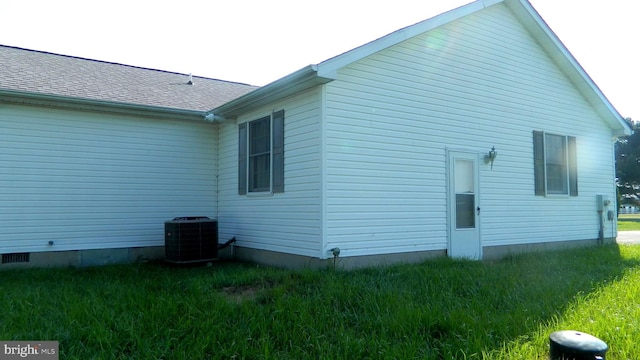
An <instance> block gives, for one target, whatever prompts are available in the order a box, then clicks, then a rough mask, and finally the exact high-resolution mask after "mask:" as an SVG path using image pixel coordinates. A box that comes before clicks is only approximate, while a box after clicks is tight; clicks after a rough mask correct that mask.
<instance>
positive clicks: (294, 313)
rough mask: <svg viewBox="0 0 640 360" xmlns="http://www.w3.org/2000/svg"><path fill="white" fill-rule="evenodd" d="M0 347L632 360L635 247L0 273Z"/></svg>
mask: <svg viewBox="0 0 640 360" xmlns="http://www.w3.org/2000/svg"><path fill="white" fill-rule="evenodd" d="M0 294H1V295H0V339H2V340H57V341H60V359H82V360H87V359H189V360H192V359H547V358H548V336H549V334H550V333H551V332H553V331H556V330H564V329H573V330H579V331H583V332H587V333H590V334H592V335H595V336H597V337H599V338H600V339H602V340H604V341H605V342H606V343H608V344H609V347H610V351H609V353H607V358H608V359H637V358H638V357H639V356H640V342H638V339H640V246H622V245H620V246H618V245H606V246H601V247H591V248H584V249H578V250H572V251H561V252H551V253H537V254H530V255H523V256H514V257H509V258H507V259H504V260H500V261H492V262H470V261H454V260H451V259H447V258H442V259H437V260H433V261H428V262H425V263H422V264H418V265H403V266H391V267H386V268H372V269H364V270H357V271H350V272H347V271H333V270H331V269H327V270H305V271H288V270H280V269H272V268H267V267H262V266H256V265H246V264H234V263H217V264H215V265H214V266H212V267H191V268H176V267H171V266H167V265H164V264H157V263H143V264H135V265H118V266H106V267H99V268H84V269H53V270H52V269H35V270H26V271H24V270H20V271H4V272H0Z"/></svg>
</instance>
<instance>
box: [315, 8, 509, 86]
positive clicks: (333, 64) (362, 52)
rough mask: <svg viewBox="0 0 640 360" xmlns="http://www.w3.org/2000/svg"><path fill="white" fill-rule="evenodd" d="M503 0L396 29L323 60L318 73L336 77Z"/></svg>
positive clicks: (443, 14) (458, 10) (455, 11)
mask: <svg viewBox="0 0 640 360" xmlns="http://www.w3.org/2000/svg"><path fill="white" fill-rule="evenodd" d="M503 1H504V0H477V1H474V2H472V3H469V4H466V5H463V6H461V7H458V8H455V9H453V10H450V11H447V12H445V13H442V14H440V15H436V16H434V17H432V18H429V19H427V20H424V21H421V22H419V23H416V24H413V25H410V26H407V27H405V28H402V29H400V30H397V31H394V32H392V33H391V34H388V35H385V36H383V37H381V38H379V39H377V40H374V41H372V42H370V43H367V44H364V45H362V46H360V47H357V48H355V49H353V50H349V51H347V52H345V53H343V54H341V55H338V56H336V57H333V58H331V59H328V60H325V61H323V62H321V63H320V64H318V75H319V76H331V77H334V78H335V74H336V73H337V71H338V70H339V69H340V68H343V67H345V66H347V65H349V64H352V63H354V62H356V61H359V60H361V59H364V58H366V57H367V56H370V55H373V54H375V53H377V52H379V51H382V50H384V49H386V48H389V47H391V46H394V45H396V44H399V43H401V42H403V41H405V40H407V39H410V38H412V37H415V36H418V35H420V34H423V33H425V32H427V31H430V30H433V29H435V28H438V27H440V26H442V25H446V24H448V23H450V22H452V21H455V20H457V19H460V18H462V17H465V16H467V15H470V14H473V13H475V12H477V11H480V10H482V9H484V8H487V7H489V6H492V5H495V4H498V3H501V2H503Z"/></svg>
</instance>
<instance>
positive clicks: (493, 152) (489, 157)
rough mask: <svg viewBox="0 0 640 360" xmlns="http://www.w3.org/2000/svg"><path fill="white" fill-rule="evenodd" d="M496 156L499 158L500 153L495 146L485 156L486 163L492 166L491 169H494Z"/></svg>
mask: <svg viewBox="0 0 640 360" xmlns="http://www.w3.org/2000/svg"><path fill="white" fill-rule="evenodd" d="M496 156H498V152H497V151H496V147H495V146H492V147H491V151H489V153H488V154H487V155H485V156H484V163H485V164H491V169H493V161H494V160H495V159H496Z"/></svg>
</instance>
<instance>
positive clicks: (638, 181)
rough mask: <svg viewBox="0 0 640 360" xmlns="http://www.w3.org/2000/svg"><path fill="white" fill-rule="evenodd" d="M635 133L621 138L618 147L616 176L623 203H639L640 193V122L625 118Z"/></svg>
mask: <svg viewBox="0 0 640 360" xmlns="http://www.w3.org/2000/svg"><path fill="white" fill-rule="evenodd" d="M625 120H626V121H627V122H629V125H631V127H632V129H633V134H632V135H630V136H625V137H622V138H620V139H619V140H618V141H617V142H616V145H615V149H616V178H617V185H618V190H619V193H620V197H621V198H622V202H621V203H623V204H624V203H631V204H637V203H638V196H639V195H638V193H640V122H633V121H632V120H631V118H627V119H625Z"/></svg>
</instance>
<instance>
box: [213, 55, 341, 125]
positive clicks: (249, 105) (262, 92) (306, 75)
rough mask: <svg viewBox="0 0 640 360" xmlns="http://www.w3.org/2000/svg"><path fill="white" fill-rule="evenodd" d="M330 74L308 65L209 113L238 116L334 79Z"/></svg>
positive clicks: (230, 116)
mask: <svg viewBox="0 0 640 360" xmlns="http://www.w3.org/2000/svg"><path fill="white" fill-rule="evenodd" d="M333 80H334V78H333V77H330V76H318V69H317V66H316V65H309V66H306V67H304V68H302V69H300V70H298V71H296V72H294V73H291V74H289V75H287V76H285V77H283V78H280V79H278V80H276V81H274V82H272V83H269V84H267V85H265V86H263V87H261V88H258V89H256V90H253V91H251V92H249V93H247V94H245V95H243V96H241V97H239V98H237V99H234V100H231V101H229V102H228V103H226V104H224V105H221V106H218V107H216V108H215V109H212V110H210V111H208V112H207V113H210V114H215V116H220V117H224V118H228V119H233V118H237V117H238V116H239V115H240V114H242V113H245V112H248V111H252V110H255V109H257V108H259V107H261V106H265V105H268V104H270V103H273V102H274V101H278V100H280V99H284V98H286V97H288V96H291V95H294V94H298V93H300V92H302V91H305V90H307V89H310V88H312V87H315V86H318V85H322V84H326V83H328V82H330V81H333Z"/></svg>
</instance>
